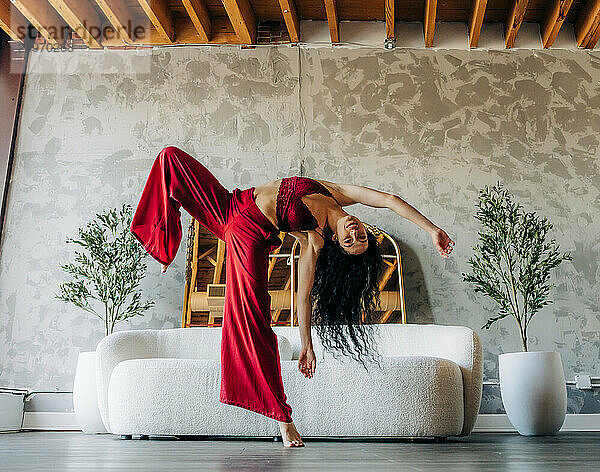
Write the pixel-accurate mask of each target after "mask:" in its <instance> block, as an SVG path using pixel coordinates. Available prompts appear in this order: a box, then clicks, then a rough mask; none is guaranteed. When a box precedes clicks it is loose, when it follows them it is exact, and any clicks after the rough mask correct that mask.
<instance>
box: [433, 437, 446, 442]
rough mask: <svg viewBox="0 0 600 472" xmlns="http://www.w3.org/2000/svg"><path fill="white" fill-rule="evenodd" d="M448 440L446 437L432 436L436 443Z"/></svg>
mask: <svg viewBox="0 0 600 472" xmlns="http://www.w3.org/2000/svg"><path fill="white" fill-rule="evenodd" d="M447 439H448V438H446V436H434V440H435V442H436V443H444V442H446V440H447Z"/></svg>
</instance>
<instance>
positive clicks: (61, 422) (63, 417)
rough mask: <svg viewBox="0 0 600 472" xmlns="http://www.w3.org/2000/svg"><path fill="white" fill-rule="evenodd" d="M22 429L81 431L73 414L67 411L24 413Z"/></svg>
mask: <svg viewBox="0 0 600 472" xmlns="http://www.w3.org/2000/svg"><path fill="white" fill-rule="evenodd" d="M22 429H39V430H43V431H56V430H59V431H81V427H80V426H79V424H78V423H77V418H76V417H75V413H74V412H68V411H65V412H63V411H47V412H45V411H26V412H24V413H23V428H22Z"/></svg>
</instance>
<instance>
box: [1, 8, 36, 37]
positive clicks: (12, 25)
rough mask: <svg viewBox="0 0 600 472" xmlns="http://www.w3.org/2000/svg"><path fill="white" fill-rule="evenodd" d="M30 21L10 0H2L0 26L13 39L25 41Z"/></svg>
mask: <svg viewBox="0 0 600 472" xmlns="http://www.w3.org/2000/svg"><path fill="white" fill-rule="evenodd" d="M28 26H29V21H27V18H25V17H24V16H23V14H22V13H21V12H20V11H19V10H18V9H17V8H16V7H15V6H14V5H13V4H12V3H10V2H9V1H8V0H0V28H2V29H3V30H4V31H6V34H8V35H9V36H10V37H11V39H13V40H15V41H23V40H24V39H25V36H26V35H27V27H28Z"/></svg>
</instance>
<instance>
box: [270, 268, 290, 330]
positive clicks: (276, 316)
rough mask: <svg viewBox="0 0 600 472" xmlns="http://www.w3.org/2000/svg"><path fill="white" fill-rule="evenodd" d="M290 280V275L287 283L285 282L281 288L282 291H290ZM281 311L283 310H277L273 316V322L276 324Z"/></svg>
mask: <svg viewBox="0 0 600 472" xmlns="http://www.w3.org/2000/svg"><path fill="white" fill-rule="evenodd" d="M291 280H292V279H291V278H290V275H288V278H287V281H286V282H285V286H284V287H283V290H289V289H290V282H291ZM281 310H283V308H278V309H277V310H275V315H274V316H273V321H274V322H277V321H279V317H280V316H281Z"/></svg>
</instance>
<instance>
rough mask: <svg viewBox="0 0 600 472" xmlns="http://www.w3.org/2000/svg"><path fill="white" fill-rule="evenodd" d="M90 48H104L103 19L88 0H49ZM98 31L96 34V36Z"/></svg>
mask: <svg viewBox="0 0 600 472" xmlns="http://www.w3.org/2000/svg"><path fill="white" fill-rule="evenodd" d="M48 1H49V3H50V5H52V6H53V7H54V9H55V10H56V11H57V12H58V13H59V15H60V16H62V17H63V19H64V20H65V21H66V22H67V23H68V24H69V26H70V27H71V29H72V30H73V31H75V32H76V33H77V34H78V35H79V37H80V38H81V39H82V40H83V42H84V43H85V44H86V45H87V47H88V48H90V49H102V45H101V44H100V42H99V38H100V36H101V34H102V19H101V18H100V16H99V15H98V13H96V10H94V7H93V6H92V5H91V4H90V3H89V2H88V0H48ZM94 33H96V36H94Z"/></svg>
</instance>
